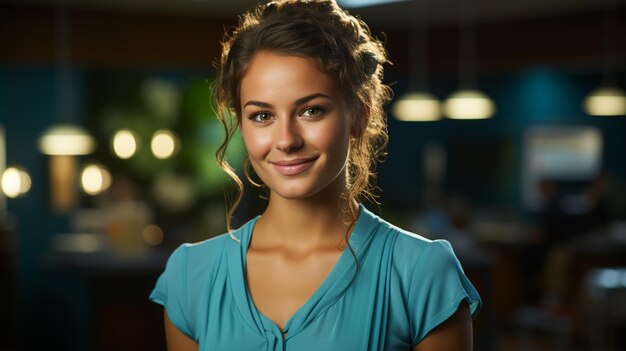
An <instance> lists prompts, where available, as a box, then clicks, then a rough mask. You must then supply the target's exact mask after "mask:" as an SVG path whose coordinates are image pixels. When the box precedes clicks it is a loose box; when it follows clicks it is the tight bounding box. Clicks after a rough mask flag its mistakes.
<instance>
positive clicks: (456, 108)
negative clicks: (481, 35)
mask: <svg viewBox="0 0 626 351" xmlns="http://www.w3.org/2000/svg"><path fill="white" fill-rule="evenodd" d="M461 3H462V8H461V10H462V13H461V15H460V16H459V76H460V88H459V90H457V91H455V92H453V93H452V94H450V96H448V98H446V100H445V102H444V114H445V115H446V116H447V117H448V118H450V119H486V118H490V117H492V116H493V115H494V114H495V111H496V106H495V103H494V102H493V101H492V100H491V98H489V96H488V95H487V94H485V93H484V92H482V91H480V90H479V89H477V88H476V87H475V85H476V62H475V61H476V34H475V31H476V25H475V23H474V22H475V17H476V16H475V14H474V10H475V8H474V7H475V6H476V4H475V3H474V2H470V0H462V1H461Z"/></svg>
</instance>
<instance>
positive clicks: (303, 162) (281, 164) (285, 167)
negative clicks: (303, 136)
mask: <svg viewBox="0 0 626 351" xmlns="http://www.w3.org/2000/svg"><path fill="white" fill-rule="evenodd" d="M316 159H317V158H316V157H314V158H299V159H295V160H281V161H276V162H270V163H271V164H272V165H273V166H274V168H275V169H276V171H278V173H280V174H282V175H284V176H295V175H298V174H300V173H302V172H304V171H306V170H307V169H309V168H311V166H313V163H314V162H315V160H316Z"/></svg>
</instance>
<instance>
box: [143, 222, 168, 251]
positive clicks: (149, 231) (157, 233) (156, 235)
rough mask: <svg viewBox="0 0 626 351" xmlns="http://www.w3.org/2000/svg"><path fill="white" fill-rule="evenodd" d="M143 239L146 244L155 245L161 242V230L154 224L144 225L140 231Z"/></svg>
mask: <svg viewBox="0 0 626 351" xmlns="http://www.w3.org/2000/svg"><path fill="white" fill-rule="evenodd" d="M141 234H142V236H143V240H144V241H145V242H146V244H148V245H152V246H156V245H159V244H160V243H161V242H163V236H164V235H163V230H162V229H161V228H160V227H159V226H158V225H155V224H150V225H148V226H146V227H145V228H144V229H143V231H142V233H141Z"/></svg>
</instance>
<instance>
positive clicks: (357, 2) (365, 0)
mask: <svg viewBox="0 0 626 351" xmlns="http://www.w3.org/2000/svg"><path fill="white" fill-rule="evenodd" d="M404 1H408V0H337V3H338V4H339V6H341V7H345V8H356V7H367V6H375V5H383V4H390V3H393V2H404Z"/></svg>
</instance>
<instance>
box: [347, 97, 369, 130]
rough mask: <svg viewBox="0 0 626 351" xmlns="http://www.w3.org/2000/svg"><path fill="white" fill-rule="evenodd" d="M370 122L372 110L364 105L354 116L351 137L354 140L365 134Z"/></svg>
mask: <svg viewBox="0 0 626 351" xmlns="http://www.w3.org/2000/svg"><path fill="white" fill-rule="evenodd" d="M369 121H370V108H369V106H367V105H362V106H361V108H360V109H359V110H358V112H357V113H356V114H355V115H354V120H353V121H352V130H351V131H350V135H352V137H354V138H358V137H360V136H361V135H363V133H364V132H365V129H367V125H368V123H369Z"/></svg>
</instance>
